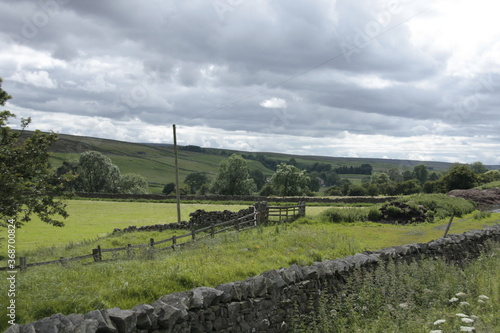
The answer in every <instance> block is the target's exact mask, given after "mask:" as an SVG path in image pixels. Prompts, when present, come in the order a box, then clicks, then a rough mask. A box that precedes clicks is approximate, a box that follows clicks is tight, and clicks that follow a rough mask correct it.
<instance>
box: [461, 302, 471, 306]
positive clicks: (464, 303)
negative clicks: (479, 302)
mask: <svg viewBox="0 0 500 333" xmlns="http://www.w3.org/2000/svg"><path fill="white" fill-rule="evenodd" d="M460 305H461V306H469V305H470V304H469V302H460Z"/></svg>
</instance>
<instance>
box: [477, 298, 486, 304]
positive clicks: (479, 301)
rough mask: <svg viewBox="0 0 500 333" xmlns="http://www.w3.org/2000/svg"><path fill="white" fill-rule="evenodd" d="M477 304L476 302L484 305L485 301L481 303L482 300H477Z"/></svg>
mask: <svg viewBox="0 0 500 333" xmlns="http://www.w3.org/2000/svg"><path fill="white" fill-rule="evenodd" d="M477 302H478V303H481V304H486V302H485V301H483V300H482V299H480V300H478V301H477Z"/></svg>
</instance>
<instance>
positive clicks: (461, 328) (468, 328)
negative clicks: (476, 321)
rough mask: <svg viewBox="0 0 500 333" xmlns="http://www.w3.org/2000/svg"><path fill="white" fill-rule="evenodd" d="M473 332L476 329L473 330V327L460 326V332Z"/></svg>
mask: <svg viewBox="0 0 500 333" xmlns="http://www.w3.org/2000/svg"><path fill="white" fill-rule="evenodd" d="M475 330H476V328H474V327H468V326H460V331H461V332H474V331H475Z"/></svg>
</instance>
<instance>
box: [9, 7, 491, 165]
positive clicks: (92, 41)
mask: <svg viewBox="0 0 500 333" xmlns="http://www.w3.org/2000/svg"><path fill="white" fill-rule="evenodd" d="M499 12H500V2H497V1H490V0H438V1H432V2H431V1H424V0H399V1H397V0H393V1H388V0H380V1H378V0H359V1H352V0H336V1H335V0H315V1H310V0H293V1H292V0H273V1H271V0H252V1H250V0H182V1H181V0H148V1H139V0H113V1H103V0H86V1H78V0H39V1H26V0H0V77H2V78H3V84H2V88H3V89H4V90H6V91H7V92H8V93H9V94H10V95H12V96H13V99H11V100H10V101H9V102H8V103H7V104H6V106H5V109H8V110H10V111H12V112H13V113H15V114H16V115H17V116H18V118H21V117H31V118H32V124H31V125H30V129H40V130H44V131H54V132H56V133H63V134H74V135H84V136H92V137H99V138H107V139H116V140H123V141H130V142H153V143H172V142H173V134H172V124H176V129H177V142H178V144H180V145H198V146H202V147H211V148H225V149H236V150H243V151H254V152H256V151H262V152H264V151H265V152H279V153H290V154H298V155H320V156H339V157H365V158H389V159H412V160H422V161H425V160H427V161H443V162H461V163H472V162H476V161H481V162H483V163H484V164H487V165H498V164H500V154H499V151H498V148H499V145H500V134H499V133H500V131H499V128H500V117H499V116H498V115H499V111H500V110H499V106H500V24H498V13H499ZM18 124H19V119H18V120H17V122H16V121H13V122H12V123H11V126H12V127H13V128H16V126H19V125H18Z"/></svg>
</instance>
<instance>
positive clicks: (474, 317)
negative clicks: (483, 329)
mask: <svg viewBox="0 0 500 333" xmlns="http://www.w3.org/2000/svg"><path fill="white" fill-rule="evenodd" d="M470 317H471V318H472V319H474V320H478V319H479V317H478V316H474V315H472V316H470Z"/></svg>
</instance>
